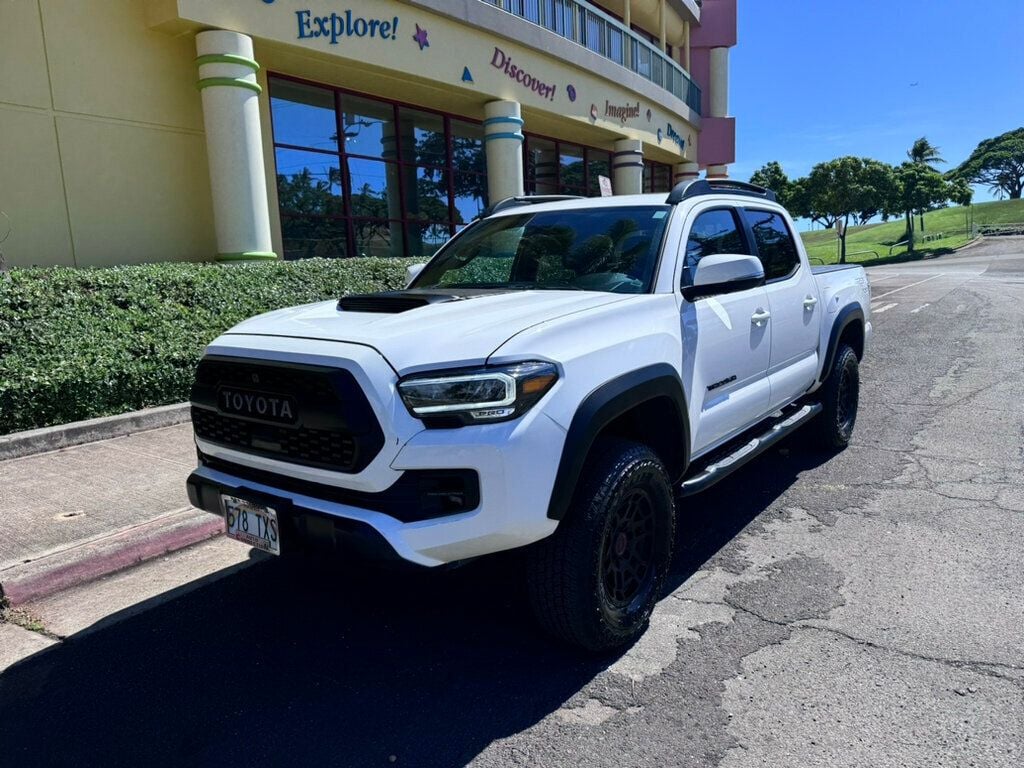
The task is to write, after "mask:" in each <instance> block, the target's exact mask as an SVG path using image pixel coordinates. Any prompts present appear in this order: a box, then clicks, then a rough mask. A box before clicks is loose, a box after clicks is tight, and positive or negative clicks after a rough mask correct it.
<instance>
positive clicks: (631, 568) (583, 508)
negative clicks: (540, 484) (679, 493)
mask: <svg viewBox="0 0 1024 768" xmlns="http://www.w3.org/2000/svg"><path fill="white" fill-rule="evenodd" d="M587 465H588V466H587V470H586V472H585V473H584V476H583V478H582V479H581V482H580V484H579V486H578V487H577V489H576V494H575V496H574V498H573V503H572V505H571V507H570V509H569V512H568V514H567V516H566V519H565V520H563V521H562V522H561V523H560V524H559V526H558V529H557V530H556V531H555V533H554V534H553V535H552V536H550V537H549V538H547V539H545V540H544V541H542V542H540V543H538V544H536V545H535V546H534V547H533V549H532V550H531V551H530V553H529V560H528V569H529V591H530V602H531V604H532V606H533V610H534V613H535V614H536V615H537V618H538V620H539V621H540V623H541V625H542V626H543V627H544V628H545V629H546V630H547V631H548V632H549V633H550V634H552V635H554V636H555V637H557V638H559V639H560V640H563V641H565V642H568V643H571V644H573V645H577V646H580V647H582V648H585V649H587V650H590V651H606V650H611V649H613V648H616V647H619V646H622V645H626V644H628V643H631V642H633V641H634V640H635V639H636V638H637V637H639V636H640V635H641V634H642V633H643V631H644V629H645V628H646V626H647V621H648V619H649V618H650V615H651V611H652V610H653V609H654V604H655V603H656V602H657V599H658V597H659V596H660V594H661V590H662V587H663V586H664V583H665V578H666V576H667V575H668V568H669V564H670V562H671V558H672V543H673V538H674V535H675V502H674V499H673V494H672V488H671V485H670V483H669V479H668V475H667V473H666V472H665V467H664V466H663V465H662V463H661V461H660V460H659V459H658V457H657V456H656V455H655V454H654V452H653V451H652V450H651V449H650V448H648V447H647V446H645V445H641V444H639V443H632V442H628V441H624V440H608V441H603V442H602V443H600V444H599V445H598V446H596V447H595V450H594V452H593V453H592V455H591V456H590V457H589V458H588V461H587Z"/></svg>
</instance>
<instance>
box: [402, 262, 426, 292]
mask: <svg viewBox="0 0 1024 768" xmlns="http://www.w3.org/2000/svg"><path fill="white" fill-rule="evenodd" d="M425 266H427V265H426V263H423V264H413V265H412V266H411V267H406V268H405V285H406V287H407V288H408V287H409V284H410V283H412V281H413V280H415V279H416V278H417V276H418V275H419V273H420V272H422V271H423V268H424V267H425Z"/></svg>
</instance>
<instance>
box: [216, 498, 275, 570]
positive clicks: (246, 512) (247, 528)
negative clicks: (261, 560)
mask: <svg viewBox="0 0 1024 768" xmlns="http://www.w3.org/2000/svg"><path fill="white" fill-rule="evenodd" d="M220 500H221V505H222V506H223V508H224V520H225V522H226V523H227V529H228V536H230V537H231V538H232V539H237V540H238V541H241V542H244V543H246V544H248V545H249V546H250V547H255V548H256V549H259V550H262V551H264V552H269V553H270V554H272V555H280V554H281V529H280V527H279V526H278V524H277V511H276V510H274V509H271V508H270V507H267V506H264V505H263V504H257V503H255V502H253V501H249V500H248V499H240V498H238V497H237V496H227V495H221V497H220Z"/></svg>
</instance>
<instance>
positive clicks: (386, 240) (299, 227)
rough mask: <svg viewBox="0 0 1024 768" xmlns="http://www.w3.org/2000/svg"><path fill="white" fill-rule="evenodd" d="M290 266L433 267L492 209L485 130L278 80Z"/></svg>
mask: <svg viewBox="0 0 1024 768" xmlns="http://www.w3.org/2000/svg"><path fill="white" fill-rule="evenodd" d="M270 104H271V119H272V123H273V135H274V154H275V160H276V164H277V192H278V202H279V205H280V213H281V236H282V240H283V241H284V242H283V245H284V257H285V258H286V259H298V258H309V257H312V256H325V257H345V256H415V257H420V258H424V257H428V256H430V255H432V254H433V252H434V251H435V250H436V249H437V248H438V247H439V246H440V245H441V244H442V243H444V242H445V241H446V240H447V239H448V238H449V237H450V236H451V235H452V234H454V233H455V232H456V231H457V230H458V229H459V228H461V227H462V226H464V225H465V224H467V223H468V222H469V221H471V220H472V219H473V218H474V217H475V216H477V215H478V214H479V213H480V212H481V211H482V210H483V209H484V208H485V207H486V206H487V167H486V159H485V154H484V142H483V129H482V127H481V125H480V124H479V123H475V122H472V121H470V120H466V119H462V118H455V117H452V116H449V115H445V114H442V113H439V112H432V111H428V110H424V109H419V108H414V107H410V106H406V105H403V104H398V103H395V102H391V101H385V100H382V99H374V98H370V97H367V96H363V95H359V94H354V93H350V92H348V91H343V90H341V89H338V88H329V87H325V86H316V85H311V84H307V83H303V82H298V81H295V80H291V79H287V78H284V77H279V76H274V77H271V79H270Z"/></svg>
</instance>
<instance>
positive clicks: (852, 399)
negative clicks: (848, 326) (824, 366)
mask: <svg viewBox="0 0 1024 768" xmlns="http://www.w3.org/2000/svg"><path fill="white" fill-rule="evenodd" d="M859 398H860V365H859V363H858V361H857V353H856V352H854V351H853V349H852V348H851V347H850V346H848V345H846V344H841V345H840V346H839V349H837V350H836V356H835V359H834V360H833V361H832V369H831V370H830V371H829V374H828V378H827V379H826V380H825V383H824V384H823V385H822V387H821V405H822V411H821V413H820V414H818V418H817V419H815V428H816V429H817V434H816V436H815V437H816V442H817V443H818V445H819V446H820V447H821V448H823V449H825V450H830V451H835V450H841V449H843V448H845V447H846V446H847V445H849V444H850V439H851V438H852V437H853V427H854V425H855V424H856V423H857V404H858V401H859Z"/></svg>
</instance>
